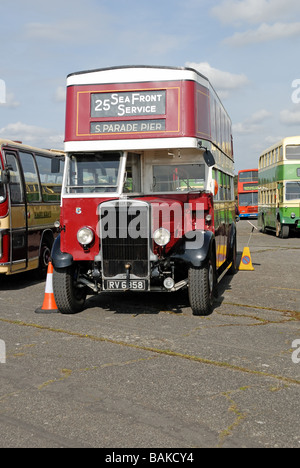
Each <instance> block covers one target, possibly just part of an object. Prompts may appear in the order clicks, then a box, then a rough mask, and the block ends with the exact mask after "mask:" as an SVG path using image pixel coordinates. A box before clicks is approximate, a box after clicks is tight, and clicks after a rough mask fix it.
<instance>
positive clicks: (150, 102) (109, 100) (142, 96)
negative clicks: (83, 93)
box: [91, 90, 166, 118]
mask: <svg viewBox="0 0 300 468" xmlns="http://www.w3.org/2000/svg"><path fill="white" fill-rule="evenodd" d="M165 113H166V91H156V90H154V91H153V90H151V91H133V92H119V93H99V94H91V117H92V118H96V117H98V118H105V117H134V116H140V115H165Z"/></svg>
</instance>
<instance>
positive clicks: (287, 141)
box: [260, 136, 300, 157]
mask: <svg viewBox="0 0 300 468" xmlns="http://www.w3.org/2000/svg"><path fill="white" fill-rule="evenodd" d="M281 145H300V136H291V137H285V138H283V139H282V140H280V141H278V142H277V143H275V144H274V145H272V146H270V147H269V148H266V149H265V150H264V151H262V152H261V153H260V157H262V156H264V155H265V154H266V153H268V152H269V151H272V150H274V149H276V148H278V147H279V146H281Z"/></svg>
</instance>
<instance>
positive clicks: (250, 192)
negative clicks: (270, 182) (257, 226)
mask: <svg viewBox="0 0 300 468" xmlns="http://www.w3.org/2000/svg"><path fill="white" fill-rule="evenodd" d="M238 209H239V215H240V218H257V216H258V169H245V170H243V171H239V174H238Z"/></svg>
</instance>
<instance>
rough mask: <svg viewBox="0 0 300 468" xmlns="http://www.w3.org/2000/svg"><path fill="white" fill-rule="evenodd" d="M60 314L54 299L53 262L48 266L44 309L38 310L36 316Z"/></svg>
mask: <svg viewBox="0 0 300 468" xmlns="http://www.w3.org/2000/svg"><path fill="white" fill-rule="evenodd" d="M57 312H58V308H57V305H56V302H55V299H54V293H53V265H52V263H51V261H50V262H49V265H48V271H47V280H46V290H45V298H44V303H43V305H42V307H40V308H39V309H36V311H35V313H36V314H56V313H57Z"/></svg>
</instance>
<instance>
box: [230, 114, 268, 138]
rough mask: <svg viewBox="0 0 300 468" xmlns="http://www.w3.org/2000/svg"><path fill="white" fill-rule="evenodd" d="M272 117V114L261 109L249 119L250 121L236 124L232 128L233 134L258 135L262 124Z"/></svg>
mask: <svg viewBox="0 0 300 468" xmlns="http://www.w3.org/2000/svg"><path fill="white" fill-rule="evenodd" d="M271 116H272V114H271V113H270V112H268V111H267V110H265V109H261V110H259V111H257V112H255V113H254V114H252V116H251V117H249V119H246V120H245V121H244V122H239V123H236V124H234V125H233V126H232V128H233V133H234V134H239V135H247V134H252V133H256V132H257V131H258V129H259V128H260V127H261V124H262V123H263V122H264V121H265V120H267V119H269V118H270V117H271Z"/></svg>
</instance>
